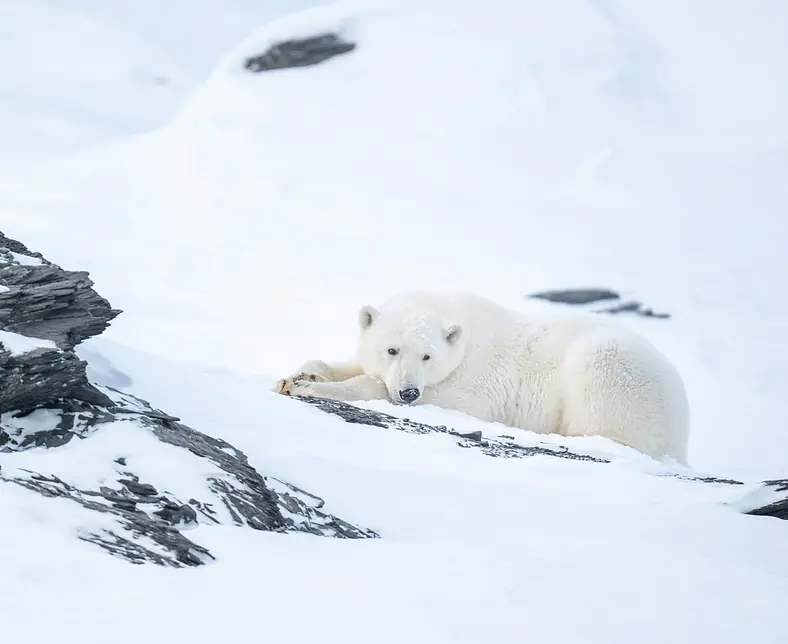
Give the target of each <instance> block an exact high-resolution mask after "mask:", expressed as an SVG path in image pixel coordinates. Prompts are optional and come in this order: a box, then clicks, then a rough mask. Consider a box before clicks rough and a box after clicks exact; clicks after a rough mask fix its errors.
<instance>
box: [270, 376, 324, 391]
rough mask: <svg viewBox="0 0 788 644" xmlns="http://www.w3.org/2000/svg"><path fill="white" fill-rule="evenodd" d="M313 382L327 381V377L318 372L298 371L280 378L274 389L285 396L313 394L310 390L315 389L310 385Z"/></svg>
mask: <svg viewBox="0 0 788 644" xmlns="http://www.w3.org/2000/svg"><path fill="white" fill-rule="evenodd" d="M313 382H326V379H325V378H324V377H323V376H321V375H319V374H316V373H298V374H296V375H294V376H289V377H287V378H282V379H281V380H278V381H277V383H276V387H275V388H274V391H276V393H278V394H283V395H285V396H313V395H314V392H311V391H308V390H310V389H313V387H311V386H310V385H311V383H313Z"/></svg>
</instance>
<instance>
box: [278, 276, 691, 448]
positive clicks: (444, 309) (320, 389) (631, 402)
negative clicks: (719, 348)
mask: <svg viewBox="0 0 788 644" xmlns="http://www.w3.org/2000/svg"><path fill="white" fill-rule="evenodd" d="M358 323H359V336H358V344H357V355H356V359H355V360H353V361H349V362H346V363H337V364H327V363H325V362H322V361H310V362H307V363H306V364H304V365H302V366H301V368H300V369H298V370H297V371H296V372H295V373H294V374H293V375H292V376H290V377H288V378H284V379H282V380H279V381H278V382H277V384H276V387H275V389H274V390H275V391H276V392H278V393H281V394H286V395H292V396H316V397H321V398H329V399H333V400H344V401H354V400H377V399H388V400H389V401H391V402H393V403H397V404H404V405H414V404H432V405H436V406H438V407H444V408H449V409H454V410H457V411H460V412H463V413H466V414H468V415H470V416H474V417H476V418H479V419H480V420H485V421H490V422H498V423H502V424H504V425H507V426H512V427H517V428H520V429H524V430H528V431H532V432H536V433H540V434H559V435H561V436H588V435H598V436H604V437H606V438H609V439H612V440H614V441H617V442H619V443H622V444H624V445H628V446H630V447H632V448H634V449H636V450H639V451H640V452H642V453H644V454H647V455H648V456H651V457H653V458H656V459H663V458H666V457H667V458H673V459H675V460H676V461H678V462H679V463H681V464H686V463H687V442H688V438H689V424H690V423H689V406H688V400H687V394H686V391H685V388H684V383H683V381H682V378H681V376H680V375H679V373H678V371H677V369H676V368H675V367H674V366H673V364H671V363H670V362H669V361H668V359H667V358H666V357H665V356H664V355H663V354H662V353H660V352H659V351H658V350H657V348H656V347H654V345H652V344H651V343H650V342H649V341H648V340H646V339H645V338H643V337H641V336H640V335H638V334H636V333H635V332H633V331H631V330H629V329H627V328H626V327H624V326H621V325H620V324H618V323H616V322H614V321H612V320H610V318H608V317H607V316H602V315H599V314H594V313H589V312H582V313H577V312H573V313H552V314H524V313H520V312H516V311H514V310H510V309H507V308H504V307H502V306H500V305H498V304H496V303H495V302H492V301H490V300H488V299H485V298H483V297H480V296H477V295H473V294H470V293H437V292H426V291H415V292H408V293H401V294H399V295H395V296H394V297H391V298H390V299H389V300H388V301H387V302H385V303H384V304H383V305H381V306H380V307H378V308H376V307H373V306H369V305H367V306H363V307H362V308H361V310H360V311H359V318H358Z"/></svg>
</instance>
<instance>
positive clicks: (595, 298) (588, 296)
mask: <svg viewBox="0 0 788 644" xmlns="http://www.w3.org/2000/svg"><path fill="white" fill-rule="evenodd" d="M529 297H535V298H537V299H540V300H547V301H548V302H559V303H561V304H591V303H592V302H600V301H604V300H617V299H619V297H620V295H619V294H618V293H616V292H615V291H611V290H609V289H604V288H574V289H562V290H557V291H540V292H539V293H532V294H531V295H529Z"/></svg>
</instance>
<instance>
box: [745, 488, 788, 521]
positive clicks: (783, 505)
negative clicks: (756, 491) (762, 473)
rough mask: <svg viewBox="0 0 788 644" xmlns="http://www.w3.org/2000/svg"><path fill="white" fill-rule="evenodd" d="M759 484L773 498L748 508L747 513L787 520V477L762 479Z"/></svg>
mask: <svg viewBox="0 0 788 644" xmlns="http://www.w3.org/2000/svg"><path fill="white" fill-rule="evenodd" d="M761 485H762V487H763V488H766V489H767V490H769V491H771V492H772V494H773V497H774V500H773V501H771V502H770V503H767V504H766V505H763V506H760V507H756V508H753V509H751V510H748V511H747V514H754V515H757V516H768V517H776V518H778V519H784V520H786V521H788V479H776V480H773V481H764V482H763V483H762V484H761Z"/></svg>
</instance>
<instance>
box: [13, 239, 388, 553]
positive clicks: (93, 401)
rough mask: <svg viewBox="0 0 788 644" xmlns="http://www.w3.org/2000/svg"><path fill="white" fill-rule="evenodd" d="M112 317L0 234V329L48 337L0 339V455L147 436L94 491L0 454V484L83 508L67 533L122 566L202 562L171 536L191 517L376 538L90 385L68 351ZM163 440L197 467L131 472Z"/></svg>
mask: <svg viewBox="0 0 788 644" xmlns="http://www.w3.org/2000/svg"><path fill="white" fill-rule="evenodd" d="M118 313H120V311H118V310H116V309H112V308H111V307H110V305H109V303H108V302H107V301H106V300H104V299H103V298H102V297H100V296H99V295H98V294H97V293H96V292H95V291H94V290H93V289H92V282H91V280H90V279H89V278H88V275H87V273H83V272H73V271H65V270H63V269H61V268H60V267H59V266H57V265H55V264H52V263H50V262H48V261H47V260H46V259H44V258H43V257H42V256H41V255H40V254H38V253H33V252H31V251H30V250H28V249H27V248H26V247H25V246H24V245H23V244H21V243H19V242H17V241H15V240H12V239H8V238H7V237H5V236H4V235H2V234H1V233H0V330H1V331H10V332H12V333H15V334H17V335H19V336H25V338H22V340H26V339H31V338H32V339H36V340H38V341H40V340H45V341H51V342H54V343H55V344H56V347H47V346H40V345H41V344H46V343H41V342H36V341H33V342H32V343H29V344H30V346H32V347H33V348H32V349H30V350H27V349H25V350H20V349H19V346H16V347H11V346H8V347H7V346H4V345H3V344H2V338H3V336H0V452H4V453H6V454H11V453H14V452H19V451H24V450H30V449H34V448H49V449H56V448H58V447H60V446H62V445H65V444H66V443H72V442H74V441H81V440H85V439H89V438H90V436H91V435H92V434H93V433H95V432H97V431H112V429H110V428H111V427H115V428H117V427H118V426H120V425H122V426H124V427H126V428H133V430H134V432H135V433H134V436H136V437H138V438H139V439H141V440H144V439H145V438H146V435H147V437H148V440H150V437H151V436H153V437H155V438H156V439H158V440H157V441H156V442H155V443H153V447H151V448H150V451H151V452H152V453H151V454H150V455H145V454H143V455H140V454H139V453H136V455H135V456H134V457H130V456H128V455H127V454H118V455H116V456H113V457H112V460H111V464H109V465H110V467H111V468H112V470H113V471H114V472H115V476H114V480H111V479H112V477H110V480H107V479H106V478H105V480H104V481H103V483H102V484H100V485H99V484H98V483H97V485H96V488H95V489H90V488H88V487H86V486H84V485H82V486H77V485H75V484H73V483H71V482H69V481H68V480H67V478H68V477H66V476H56V475H54V474H51V473H46V472H34V471H30V470H27V469H14V468H13V467H12V464H13V462H14V461H13V459H10V460H9V459H6V466H5V467H4V469H3V470H2V471H0V481H1V482H5V483H11V484H15V485H19V486H21V487H23V488H25V489H27V490H30V491H33V492H37V493H38V494H41V495H43V496H46V497H59V498H65V499H69V500H71V501H73V502H74V503H76V504H78V505H79V506H81V507H82V508H84V509H86V510H89V511H90V512H89V513H88V514H87V517H88V519H86V520H85V524H84V525H82V527H81V528H80V530H79V538H80V539H83V540H85V541H88V542H91V543H94V544H97V545H99V546H101V547H102V548H104V549H105V550H107V551H108V552H110V553H111V554H113V555H115V556H118V557H121V558H123V559H126V560H128V561H131V562H134V563H145V562H151V563H156V564H160V565H168V566H175V567H181V566H197V565H200V564H203V563H206V562H207V561H210V560H212V559H213V555H211V553H210V552H209V551H208V550H207V549H206V548H204V547H203V546H200V545H199V544H196V543H195V542H193V541H192V540H191V539H189V538H188V537H186V536H185V535H184V534H182V533H181V532H180V529H181V528H183V527H188V526H190V525H195V524H197V523H208V524H217V523H225V524H229V525H237V526H244V527H248V528H252V529H254V530H264V531H274V532H308V533H311V534H316V535H324V536H330V537H337V538H349V539H357V538H374V537H377V536H378V535H377V534H376V533H375V532H373V531H372V530H367V529H365V528H361V527H358V526H355V525H352V524H350V523H348V522H346V521H343V520H342V519H339V518H337V517H335V516H333V515H331V514H329V513H328V512H326V511H325V509H324V505H325V503H324V502H323V500H322V499H320V498H319V497H316V496H314V495H312V494H309V493H307V492H305V491H303V490H300V489H298V488H296V487H294V486H292V485H290V484H289V483H287V482H285V481H282V480H279V479H273V480H272V486H273V488H272V487H269V486H268V485H267V484H266V479H265V477H263V476H262V475H261V474H260V473H259V472H258V471H257V470H256V469H255V468H254V467H253V466H252V465H251V464H250V463H249V461H248V459H247V457H246V455H245V454H244V453H243V452H241V451H240V450H238V449H236V448H235V447H233V446H232V445H230V444H229V443H227V442H225V441H223V440H220V439H216V438H212V437H210V436H207V435H205V434H202V433H200V432H198V431H196V430H194V429H192V428H191V427H188V426H186V425H184V424H183V423H181V422H180V420H179V419H178V418H176V417H174V416H171V415H169V414H166V413H164V412H162V411H159V410H157V409H154V408H153V407H151V406H150V405H149V404H148V403H147V402H145V401H144V400H141V399H139V398H136V397H135V396H132V395H130V394H127V393H122V392H120V391H118V390H116V389H112V388H109V387H99V386H97V385H95V384H93V383H91V382H90V381H89V379H88V377H87V375H86V367H87V364H86V363H85V362H84V361H82V360H80V359H79V358H78V357H77V355H76V353H75V352H74V346H75V345H76V344H77V343H79V342H81V341H82V340H84V339H86V338H88V337H90V336H92V335H96V334H98V333H100V332H101V331H103V330H104V329H105V328H106V326H107V325H108V324H109V322H110V321H111V320H112V319H113V318H114V317H115V316H116V315H118ZM5 339H6V342H10V341H13V342H16V340H18V338H15V337H14V336H5ZM12 349H13V352H12ZM124 435H125V434H124ZM121 445H122V444H121ZM173 447H174V448H177V449H179V450H180V451H182V453H183V455H184V456H183V457H184V458H189V459H198V460H199V463H197V464H192V465H191V466H188V467H185V468H184V471H178V463H177V462H173V463H172V464H171V465H170V466H169V467H171V468H172V469H171V470H170V469H167V470H166V471H165V472H166V473H165V474H164V475H163V480H159V481H156V482H155V484H154V482H153V481H143V480H141V479H140V477H139V476H138V475H137V474H135V472H134V466H135V463H138V462H139V461H140V460H145V459H146V458H150V462H149V463H147V467H145V471H148V472H150V471H151V470H152V469H153V470H154V471H155V469H156V466H157V465H160V464H161V463H168V462H169V459H168V457H170V456H171V452H167V453H166V454H161V453H156V450H157V449H162V450H165V449H172V448H173ZM132 451H133V450H132ZM49 462H51V461H49ZM93 464H95V465H97V466H101V465H102V464H101V463H93ZM105 465H107V464H105ZM105 471H106V470H105ZM195 472H205V473H206V474H204V475H197V474H195ZM170 475H173V476H176V477H178V479H179V480H180V479H183V478H184V477H191V479H190V485H189V489H195V490H202V492H201V493H200V494H198V495H195V496H197V497H199V498H187V499H184V498H179V497H178V496H177V495H175V494H173V493H171V492H169V491H168V490H167V489H166V487H167V485H166V481H167V480H168V477H169V476H170ZM95 513H100V514H101V515H104V516H105V517H110V518H111V519H113V520H114V522H113V521H110V522H109V523H108V522H107V521H106V520H105V521H96V522H95V523H96V524H97V525H96V526H91V525H90V524H91V523H92V522H91V520H90V517H93V516H96V515H95ZM81 516H85V515H81Z"/></svg>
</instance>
